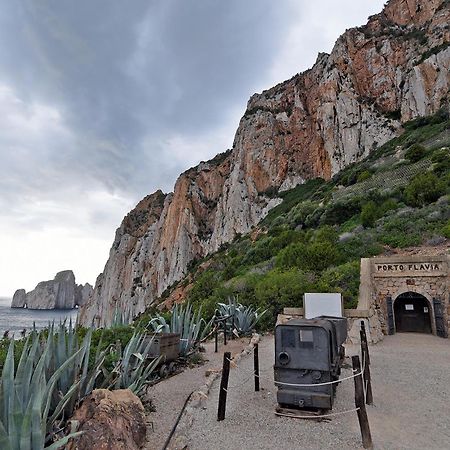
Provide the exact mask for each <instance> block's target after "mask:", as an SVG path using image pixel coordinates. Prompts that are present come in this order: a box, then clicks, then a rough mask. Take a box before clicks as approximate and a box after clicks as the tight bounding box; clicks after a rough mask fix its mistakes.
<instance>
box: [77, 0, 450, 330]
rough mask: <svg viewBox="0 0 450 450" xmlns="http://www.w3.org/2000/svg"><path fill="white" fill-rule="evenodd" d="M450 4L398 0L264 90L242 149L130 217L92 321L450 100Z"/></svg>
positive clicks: (137, 305) (88, 311)
mask: <svg viewBox="0 0 450 450" xmlns="http://www.w3.org/2000/svg"><path fill="white" fill-rule="evenodd" d="M449 9H450V8H449V4H448V2H447V1H445V0H391V1H390V2H389V3H388V4H387V6H386V7H385V9H384V10H383V11H382V12H381V13H380V14H377V15H374V16H372V17H370V18H369V21H368V23H367V25H365V26H362V27H358V28H353V29H350V30H347V31H346V32H345V33H344V34H343V35H342V36H341V37H340V38H339V39H338V40H337V42H336V44H335V46H334V48H333V50H332V52H331V54H329V55H328V54H325V53H322V54H320V55H319V56H318V58H317V61H316V63H315V64H314V66H313V67H312V68H311V69H310V70H307V71H306V72H304V73H301V74H298V75H295V76H294V77H292V78H291V79H290V80H288V81H285V82H283V83H280V84H279V85H277V86H275V87H273V88H271V89H269V90H267V91H264V92H262V93H261V94H255V95H253V96H252V97H251V98H250V100H249V102H248V106H247V110H246V112H245V114H244V116H243V117H242V119H241V121H240V124H239V128H238V130H237V132H236V136H235V139H234V143H233V148H232V149H231V150H229V151H228V152H225V153H222V154H219V155H218V156H216V157H215V158H214V159H213V160H211V161H208V162H202V163H200V164H199V165H198V166H197V167H194V168H192V169H190V170H188V171H186V172H185V173H183V174H182V175H181V176H180V177H179V178H178V180H177V182H176V184H175V188H174V192H173V193H172V194H167V195H165V194H163V193H162V192H161V191H158V192H156V193H154V194H152V195H150V196H148V197H146V198H145V199H143V200H142V201H141V202H140V203H139V204H138V205H137V206H136V208H135V209H134V210H133V211H131V212H130V213H129V214H128V215H127V216H126V217H125V219H124V221H123V222H122V224H121V226H120V227H119V229H118V230H117V232H116V236H115V240H114V243H113V246H112V248H111V251H110V255H109V259H108V262H107V263H106V266H105V269H104V272H103V273H102V274H101V275H100V276H99V277H98V279H97V282H96V286H95V290H94V294H93V296H92V297H91V299H90V301H89V302H88V303H87V305H86V306H85V307H84V308H82V313H81V320H82V322H84V323H85V324H89V325H90V324H91V323H94V324H95V325H99V326H101V325H104V324H108V323H110V322H111V320H112V315H113V311H114V310H115V308H116V307H117V308H119V309H121V310H124V311H126V312H127V313H132V314H137V313H138V312H140V311H142V310H143V309H144V308H145V307H146V305H149V304H151V303H152V302H153V301H154V300H155V298H157V297H158V296H160V295H161V294H162V292H163V291H164V290H165V289H166V288H167V287H168V286H170V285H171V284H172V283H174V282H175V281H177V280H180V279H181V278H182V277H183V276H185V275H186V273H187V268H188V265H189V263H190V262H191V261H193V260H195V259H197V258H201V257H203V256H205V255H207V254H208V253H210V252H213V251H215V250H217V249H218V248H219V247H220V245H221V244H223V243H226V242H229V241H231V240H232V239H233V238H234V237H235V236H236V235H237V234H242V233H247V232H249V230H251V228H252V227H253V226H255V225H256V224H257V223H258V222H259V221H260V220H261V219H262V218H263V217H264V216H265V215H266V214H267V212H268V211H269V209H270V208H272V207H273V206H275V205H276V204H278V203H279V202H280V200H279V199H278V198H277V192H279V191H281V190H286V189H290V188H292V187H294V186H295V185H297V184H299V183H302V182H304V181H305V180H307V179H310V178H314V177H323V178H326V179H328V178H330V177H331V176H333V175H334V174H335V173H337V172H338V171H339V170H341V169H342V168H343V167H345V166H347V165H348V164H350V163H352V162H355V161H358V160H359V159H361V158H363V157H365V156H366V155H367V154H368V153H369V152H370V151H371V150H373V149H374V148H376V147H377V146H379V145H381V144H383V143H384V142H386V141H387V140H389V139H391V138H392V137H394V136H395V135H396V134H398V133H399V132H400V131H401V129H402V123H404V122H405V121H408V120H410V119H412V118H415V117H418V116H422V115H428V114H432V113H434V112H436V111H437V110H438V109H439V108H441V107H443V106H447V107H448V102H449V99H448V87H449V82H450V80H449V69H450V67H449V60H450V48H449V47H448V44H449V40H450V39H449V35H450V32H449V29H448V23H449V19H450V14H449Z"/></svg>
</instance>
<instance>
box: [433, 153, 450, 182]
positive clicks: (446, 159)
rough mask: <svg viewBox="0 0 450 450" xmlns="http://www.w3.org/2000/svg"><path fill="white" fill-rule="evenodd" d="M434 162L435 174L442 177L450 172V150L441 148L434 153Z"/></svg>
mask: <svg viewBox="0 0 450 450" xmlns="http://www.w3.org/2000/svg"><path fill="white" fill-rule="evenodd" d="M431 161H432V162H433V172H434V173H435V174H436V175H438V176H442V175H445V174H448V173H449V172H450V149H449V148H441V149H439V150H437V151H435V152H434V153H433V155H432V156H431Z"/></svg>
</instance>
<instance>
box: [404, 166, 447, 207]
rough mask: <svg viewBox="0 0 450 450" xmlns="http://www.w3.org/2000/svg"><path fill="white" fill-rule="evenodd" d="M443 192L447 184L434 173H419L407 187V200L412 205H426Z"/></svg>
mask: <svg viewBox="0 0 450 450" xmlns="http://www.w3.org/2000/svg"><path fill="white" fill-rule="evenodd" d="M443 194H445V185H444V183H443V182H442V181H440V180H439V179H438V178H437V177H436V175H434V174H433V173H423V174H420V175H417V176H416V177H415V178H413V180H412V181H411V182H410V183H409V185H408V186H407V187H406V188H405V200H406V203H407V204H409V205H411V206H424V205H426V204H428V203H432V202H434V201H436V200H437V199H438V198H439V197H440V196H441V195H443Z"/></svg>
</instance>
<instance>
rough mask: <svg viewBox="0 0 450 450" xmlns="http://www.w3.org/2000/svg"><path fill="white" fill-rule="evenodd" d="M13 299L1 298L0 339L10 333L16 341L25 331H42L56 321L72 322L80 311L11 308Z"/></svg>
mask: <svg viewBox="0 0 450 450" xmlns="http://www.w3.org/2000/svg"><path fill="white" fill-rule="evenodd" d="M11 300H12V299H11V298H8V297H0V339H1V338H2V337H3V335H4V333H5V332H6V331H9V337H13V335H14V337H15V338H16V339H18V338H20V337H21V333H22V332H23V330H24V329H25V330H26V331H27V332H29V331H31V329H32V328H33V323H35V325H36V329H38V330H40V329H42V328H45V327H47V326H48V325H49V323H51V322H53V321H55V324H57V323H59V322H60V321H64V320H65V319H67V321H69V319H70V318H72V322H73V323H75V320H76V318H77V315H78V309H67V310H66V309H25V308H11Z"/></svg>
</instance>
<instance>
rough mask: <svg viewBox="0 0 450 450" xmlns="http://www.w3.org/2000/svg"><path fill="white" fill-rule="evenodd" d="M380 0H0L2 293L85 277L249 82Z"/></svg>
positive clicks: (227, 135)
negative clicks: (123, 224) (61, 274)
mask: <svg viewBox="0 0 450 450" xmlns="http://www.w3.org/2000/svg"><path fill="white" fill-rule="evenodd" d="M383 3H384V2H383V1H380V0H339V1H336V0H315V1H314V2H311V1H310V0H277V1H274V0H245V1H243V0H226V1H224V0H157V1H156V0H153V1H152V0H132V1H124V0H77V1H73V0H53V1H50V0H4V1H2V2H1V5H0V42H1V45H0V117H1V119H0V158H1V159H0V170H1V174H0V249H1V250H0V295H2V296H12V294H13V293H14V291H15V290H16V289H18V288H25V289H26V290H27V291H28V290H31V289H33V288H34V286H35V285H36V284H37V283H38V282H39V281H42V280H47V279H51V278H53V276H54V275H55V273H56V272H57V271H59V270H64V269H73V270H74V272H75V276H76V279H77V281H78V282H83V283H84V282H87V281H88V282H90V283H94V281H95V278H96V276H97V275H98V274H99V273H100V272H101V271H102V270H103V267H104V264H105V262H106V259H107V257H108V252H109V248H110V246H111V243H112V241H113V238H114V231H115V229H116V228H117V227H118V226H119V224H120V221H121V220H122V218H123V216H124V215H125V214H126V213H127V212H128V211H129V210H130V209H131V208H132V207H133V206H134V205H135V204H136V203H137V202H138V201H139V200H140V199H141V198H142V197H143V196H145V195H147V194H148V193H150V192H153V191H155V190H156V189H158V188H162V189H163V190H164V191H166V192H168V191H171V190H172V188H173V184H174V182H175V179H176V178H177V176H178V174H179V173H180V172H182V171H184V170H185V169H187V168H188V167H190V166H192V165H195V164H197V163H198V162H199V161H201V160H206V159H209V158H211V157H213V156H214V155H215V154H216V153H219V152H222V151H224V150H226V149H227V148H229V147H230V146H231V144H232V141H233V137H234V133H235V131H236V128H237V125H238V122H239V119H240V117H241V115H242V114H243V112H244V110H245V106H246V103H247V100H248V98H249V96H250V95H252V94H253V93H255V92H260V91H261V90H263V89H266V88H269V87H271V86H272V85H274V84H276V83H278V82H280V81H283V80H285V79H288V78H290V77H291V76H292V75H294V74H295V73H297V72H300V71H302V70H304V69H307V68H308V67H310V66H311V65H312V64H313V63H314V61H315V59H316V56H317V53H318V52H319V51H326V52H330V51H331V49H332V46H333V43H334V41H335V39H336V38H337V37H338V36H339V35H340V34H341V33H342V32H343V31H344V30H345V29H346V28H349V27H352V26H356V25H361V24H363V23H365V22H366V19H367V16H369V15H371V14H374V13H377V12H379V11H380V10H381V8H382V5H383Z"/></svg>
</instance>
